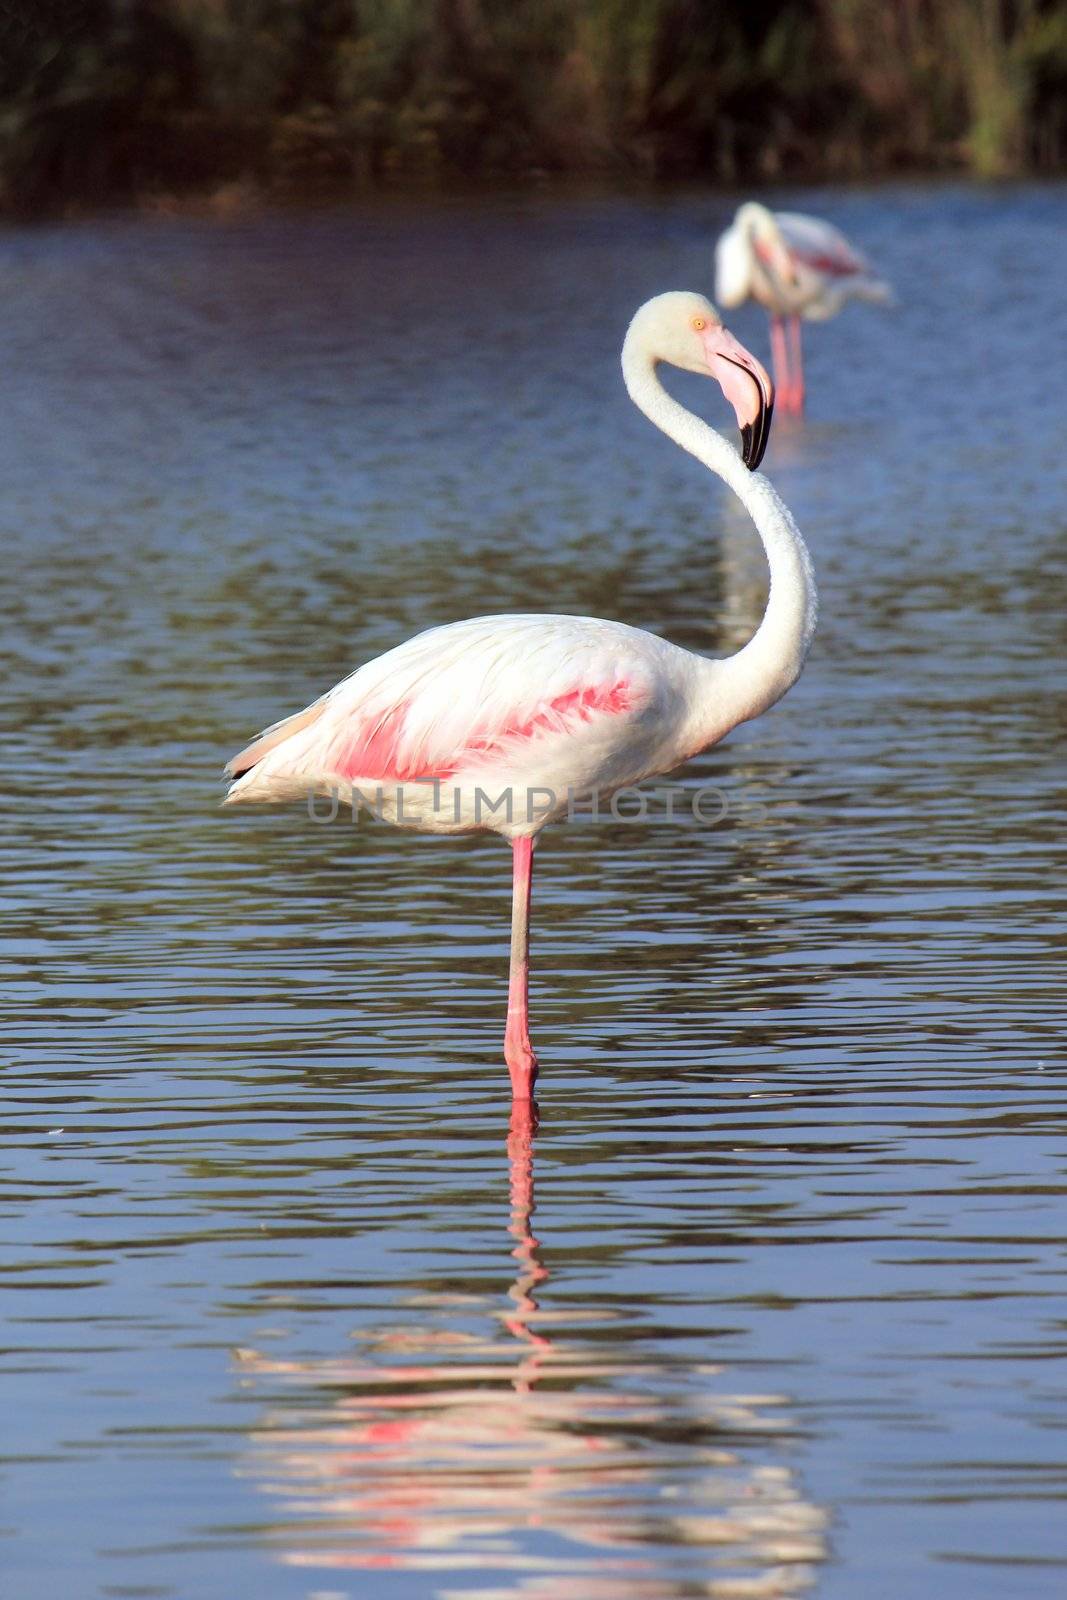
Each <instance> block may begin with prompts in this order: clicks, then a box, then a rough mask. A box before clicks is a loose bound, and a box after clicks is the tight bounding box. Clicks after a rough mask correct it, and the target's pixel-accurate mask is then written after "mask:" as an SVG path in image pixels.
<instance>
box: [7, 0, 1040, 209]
mask: <svg viewBox="0 0 1067 1600" xmlns="http://www.w3.org/2000/svg"><path fill="white" fill-rule="evenodd" d="M1065 163H1067V3H1065V0H781V3H777V4H776V3H772V0H0V205H3V206H4V207H5V208H7V209H8V210H21V211H35V210H46V209H52V208H57V207H59V208H63V207H70V206H76V205H93V204H99V203H103V202H111V201H116V200H129V199H138V200H152V199H155V200H157V201H160V202H166V201H167V200H168V199H174V198H177V197H179V196H182V195H188V194H197V195H206V196H211V197H213V198H214V199H215V200H217V201H218V202H219V203H220V204H221V203H226V201H227V199H229V200H230V201H232V202H233V203H239V202H240V201H241V199H242V198H244V197H251V196H255V195H256V194H259V193H267V194H271V195H277V196H285V195H293V196H303V195H308V194H334V193H344V192H346V191H348V190H351V189H354V188H357V187H361V186H368V185H374V184H388V183H398V182H426V181H441V182H445V181H454V180H457V179H462V180H472V179H482V178H493V177H502V176H505V177H512V178H515V177H522V178H528V177H532V176H537V175H552V174H596V175H598V176H605V175H617V176H621V177H625V176H627V175H629V176H632V177H642V178H651V179H670V178H686V177H700V178H703V179H706V180H711V181H720V182H723V183H735V182H742V181H743V182H746V183H750V182H757V181H759V180H761V179H762V180H768V181H770V180H777V179H786V178H800V177H804V178H810V177H832V176H841V177H856V176H860V175H872V174H876V173H890V172H900V171H909V170H910V171H915V170H923V171H930V170H936V169H946V168H951V169H965V170H970V171H973V172H975V173H977V174H980V175H983V176H989V177H995V176H1004V175H1010V174H1013V173H1020V172H1034V171H1053V170H1057V169H1061V168H1062V167H1063V166H1064V165H1065Z"/></svg>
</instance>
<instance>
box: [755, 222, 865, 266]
mask: <svg viewBox="0 0 1067 1600" xmlns="http://www.w3.org/2000/svg"><path fill="white" fill-rule="evenodd" d="M774 220H775V221H776V222H777V224H778V229H779V232H780V233H781V235H782V239H783V240H784V242H785V245H786V248H787V249H788V251H789V254H790V255H791V256H792V257H793V259H794V261H796V263H797V264H798V266H802V267H808V268H810V269H811V271H813V272H818V273H820V274H822V275H823V276H825V277H831V278H847V277H850V276H852V275H854V274H862V275H864V276H866V275H869V274H870V272H871V264H870V262H869V261H868V260H867V258H866V256H864V255H862V254H861V253H860V251H859V250H857V249H856V248H855V246H854V245H851V244H850V243H849V241H848V240H847V239H846V238H845V236H844V234H843V233H842V232H841V231H840V229H838V228H835V227H833V226H832V224H831V223H829V222H824V221H823V220H822V218H821V217H809V216H806V215H805V214H804V213H803V212H800V211H777V212H775V218H774Z"/></svg>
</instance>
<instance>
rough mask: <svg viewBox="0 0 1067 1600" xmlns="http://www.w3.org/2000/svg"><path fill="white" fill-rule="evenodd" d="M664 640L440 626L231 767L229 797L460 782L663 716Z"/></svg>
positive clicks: (562, 621)
mask: <svg viewBox="0 0 1067 1600" xmlns="http://www.w3.org/2000/svg"><path fill="white" fill-rule="evenodd" d="M671 649H672V647H671V646H669V645H667V644H666V643H665V641H662V640H659V639H656V638H655V637H654V636H653V635H650V634H645V633H642V632H641V631H640V630H639V629H635V628H628V627H626V626H625V625H623V624H621V623H610V622H602V621H598V620H595V619H592V618H581V617H545V616H530V617H523V616H504V617H480V618H475V619H473V620H472V621H469V622H461V623H452V624H449V625H447V626H445V627H440V628H432V629H430V630H429V631H428V632H426V633H422V634H419V635H417V636H416V637H415V638H414V639H409V640H408V641H407V642H406V643H405V644H402V645H399V646H398V647H397V648H396V649H395V650H390V651H388V652H387V653H386V654H385V655H383V656H379V657H377V658H376V659H375V660H374V661H370V662H368V663H367V664H366V665H365V666H362V667H360V668H359V669H358V670H357V671H356V672H354V673H352V674H351V676H350V677H348V678H345V679H344V680H343V681H342V682H341V683H339V684H338V685H337V686H336V687H335V688H333V689H331V690H330V691H329V693H328V694H326V695H324V696H322V698H321V699H319V700H316V701H315V702H314V703H313V704H312V705H311V706H309V707H308V708H307V709H306V710H305V711H301V712H298V713H297V714H296V715H295V716H292V717H289V718H287V719H285V720H284V721H282V722H279V723H276V724H275V725H274V726H273V727H272V728H269V729H268V730H267V731H266V732H265V733H264V734H262V735H261V736H260V737H259V738H258V739H257V740H256V741H255V742H254V743H253V744H251V745H249V746H248V748H247V749H246V750H244V751H242V752H241V754H240V755H239V756H236V757H235V758H234V759H233V760H232V761H231V762H230V763H229V766H228V767H227V769H226V770H227V772H228V773H229V774H230V776H231V777H233V778H234V780H235V782H234V784H233V786H232V788H231V790H230V792H229V795H228V796H227V798H228V799H231V800H238V799H244V798H248V799H254V798H256V797H257V796H256V794H255V792H254V790H255V789H256V787H258V786H259V785H260V784H261V783H262V782H266V783H268V784H269V787H270V788H271V789H272V791H274V792H275V793H276V792H277V790H278V786H279V780H282V779H284V778H285V777H290V778H294V779H298V780H306V779H307V778H308V777H311V776H314V777H317V778H321V777H323V776H326V775H330V776H335V777H338V778H341V779H344V780H347V781H349V782H357V781H359V780H389V781H405V780H410V779H415V778H430V777H450V776H452V775H454V774H455V773H457V772H459V771H461V770H462V771H467V770H470V769H472V768H473V769H477V768H478V767H480V766H485V765H498V764H507V763H508V762H509V761H510V760H512V759H514V758H516V757H517V756H521V754H522V753H524V752H526V751H528V750H529V748H530V747H531V746H532V745H533V744H535V743H537V742H539V741H543V740H547V739H550V738H552V737H553V736H572V735H573V734H575V733H576V732H578V731H579V730H584V731H586V732H589V733H590V734H592V733H593V732H594V730H596V731H597V732H601V731H602V730H604V729H605V727H607V726H610V727H611V729H612V737H611V738H610V740H609V742H610V743H612V744H614V743H616V742H617V740H618V737H619V734H620V733H621V732H622V729H623V728H624V727H626V726H630V727H632V725H633V724H634V722H635V721H640V720H642V717H643V715H644V714H652V712H653V710H654V702H655V701H656V699H657V694H656V690H657V673H656V665H657V661H656V658H657V655H658V654H660V653H663V652H669V651H670V650H671Z"/></svg>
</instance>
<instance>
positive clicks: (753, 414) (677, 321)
mask: <svg viewBox="0 0 1067 1600" xmlns="http://www.w3.org/2000/svg"><path fill="white" fill-rule="evenodd" d="M626 342H627V344H628V345H629V344H631V342H632V343H634V344H636V345H637V346H638V347H639V348H640V349H641V351H642V353H643V354H644V355H646V356H647V357H648V358H649V359H650V360H651V361H652V363H653V364H654V363H655V362H657V361H667V362H669V363H670V365H671V366H672V367H681V368H682V370H683V371H685V372H698V373H699V374H700V375H701V376H702V377H705V378H709V377H710V378H714V379H715V381H716V382H717V383H718V385H719V387H720V388H721V390H722V392H723V394H724V395H725V396H726V398H727V400H729V402H730V404H731V405H732V406H733V408H734V413H735V415H736V417H737V425H738V427H739V428H740V429H741V459H742V461H743V462H744V463H745V466H746V467H748V469H749V471H750V472H755V470H756V468H757V467H758V466H759V464H760V462H761V461H762V460H763V452H764V451H765V450H766V448H767V440H768V438H769V437H770V431H771V416H772V413H773V411H774V384H773V383H772V382H771V380H770V376H769V374H768V372H767V370H766V368H765V367H764V366H763V365H762V363H761V362H759V361H757V360H756V358H755V356H753V355H750V354H749V352H748V351H747V350H746V349H745V347H744V345H742V344H739V343H738V341H737V340H736V339H735V338H734V336H733V334H732V333H728V332H727V330H726V329H725V328H724V327H723V325H722V318H721V317H720V316H719V313H718V312H717V311H716V309H715V307H714V306H713V305H712V304H711V301H710V300H705V298H704V296H703V295H702V294H689V293H686V292H683V291H675V292H674V293H672V294H660V295H657V296H656V298H655V299H654V300H649V301H647V302H646V304H645V305H643V306H642V307H641V309H640V311H638V313H637V315H636V316H635V317H634V319H633V322H632V323H631V324H630V331H629V333H628V334H627V336H626Z"/></svg>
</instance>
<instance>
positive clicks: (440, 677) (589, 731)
mask: <svg viewBox="0 0 1067 1600" xmlns="http://www.w3.org/2000/svg"><path fill="white" fill-rule="evenodd" d="M659 362H668V363H670V364H671V365H673V366H676V367H680V368H682V369H684V370H686V371H689V372H696V373H700V374H703V375H704V376H711V377H714V378H715V379H716V380H717V381H718V383H719V385H720V386H721V388H722V390H723V393H724V395H725V397H726V398H727V400H728V401H729V402H730V403H731V405H732V406H733V408H734V411H735V413H736V416H737V421H738V424H739V426H740V429H741V440H742V451H741V454H740V455H738V454H737V452H736V451H734V450H733V449H732V447H731V446H730V445H729V444H728V443H727V441H726V440H725V439H724V438H722V437H721V436H720V435H719V434H718V433H716V432H714V431H713V429H711V428H710V427H709V426H708V425H707V424H706V423H705V422H703V421H701V420H700V419H699V418H698V417H696V416H694V415H693V413H692V412H690V411H687V410H686V409H685V407H684V406H682V405H680V404H679V402H678V401H677V400H675V399H674V398H673V397H672V396H670V395H669V394H668V393H667V391H666V390H665V389H664V388H663V386H662V384H661V383H660V381H659V378H658V377H657V374H656V366H657V363H659ZM622 370H623V378H624V381H625V384H626V387H627V390H628V391H629V394H630V398H631V399H632V400H633V401H634V403H635V404H636V405H637V406H638V407H639V409H640V410H641V411H643V412H644V413H645V415H646V416H647V417H648V418H649V419H650V420H651V421H652V422H654V423H655V424H656V425H657V426H658V427H659V428H661V429H662V430H663V432H664V433H666V434H667V435H668V437H669V438H671V439H673V440H674V441H675V443H676V444H678V445H680V446H681V447H682V449H683V450H687V451H688V452H689V453H690V454H691V455H694V456H695V457H696V458H697V460H698V461H701V462H703V463H704V465H705V466H707V467H708V468H709V469H710V470H711V471H712V472H715V473H717V474H718V475H719V476H720V477H721V478H723V479H724V480H725V482H726V483H727V484H729V485H730V487H731V488H732V489H733V490H734V492H735V493H736V494H737V495H738V497H739V498H740V500H741V501H742V502H743V504H744V505H745V506H746V508H747V509H748V511H749V513H750V514H751V516H752V519H753V521H754V522H755V524H756V529H757V532H758V533H759V535H760V538H761V539H762V541H763V545H764V549H765V551H766V554H767V558H768V563H769V567H770V579H771V584H770V594H769V596H768V600H767V606H766V610H765V613H764V616H763V619H762V622H761V623H760V626H759V628H758V630H757V632H756V633H755V635H754V636H753V638H752V639H751V640H750V641H749V643H748V644H747V645H745V647H744V649H742V650H741V651H739V652H738V653H737V654H736V655H734V656H731V657H729V658H728V659H726V660H721V661H716V660H709V659H708V658H706V657H705V656H702V655H697V654H695V653H693V652H690V651H688V650H682V649H679V648H678V647H677V646H676V645H673V644H670V643H668V641H667V640H665V639H662V638H659V637H657V636H656V635H655V634H651V633H646V632H644V631H642V630H641V629H639V628H632V627H628V626H627V625H626V624H625V623H622V622H608V621H603V620H600V619H598V618H593V617H572V616H527V615H514V616H512V615H507V616H492V617H475V618H473V619H470V620H468V621H465V622H453V623H449V624H447V625H445V626H442V627H436V628H431V629H429V630H428V631H427V632H425V633H420V634H418V635H416V637H415V638H413V639H409V640H408V641H407V642H406V643H405V644H401V645H398V646H397V648H396V649H394V650H389V651H387V652H386V654H385V655H382V656H379V657H377V659H376V660H373V661H369V662H367V663H366V665H364V666H362V667H360V668H359V669H358V670H357V671H356V672H354V673H352V675H351V676H350V677H347V678H345V679H344V680H343V681H342V682H341V683H339V684H337V685H336V686H335V687H334V688H333V689H330V690H329V691H328V692H327V693H326V694H324V695H322V696H321V698H320V699H318V700H316V701H315V702H314V703H313V704H312V705H310V706H308V707H307V708H306V710H304V711H299V712H297V713H296V714H295V715H293V716H290V717H286V718H285V719H284V720H283V721H281V722H277V723H275V724H274V725H273V727H270V728H268V729H267V730H266V732H264V733H262V734H260V736H259V737H258V738H257V739H256V740H254V741H253V743H252V744H250V745H249V746H248V747H247V749H245V750H242V751H241V752H240V754H239V755H237V756H235V757H234V758H233V760H232V761H230V762H229V764H228V766H227V768H226V771H227V773H228V775H229V776H230V778H231V779H232V780H233V781H232V783H231V786H230V788H229V790H228V792H227V795H226V799H225V803H226V804H229V805H234V804H238V803H241V804H243V803H245V802H252V801H286V800H293V799H301V798H302V799H305V800H308V799H309V797H310V796H312V795H320V796H321V795H332V796H333V797H334V802H335V804H336V803H337V799H338V796H343V797H344V799H345V801H346V802H351V803H352V804H354V805H361V804H368V803H369V804H370V805H371V808H372V809H373V810H374V811H375V812H376V814H377V815H378V816H380V817H381V818H383V819H384V820H386V821H388V822H391V823H394V824H396V825H398V826H402V827H414V828H418V829H421V830H423V831H426V832H434V833H440V832H471V831H476V830H481V831H493V832H496V833H499V834H501V835H502V836H503V837H505V838H507V839H509V840H510V842H511V846H512V891H513V893H512V920H511V961H510V971H509V985H508V1010H507V1023H506V1027H505V1033H504V1057H505V1061H506V1062H507V1066H508V1071H509V1074H510V1078H511V1088H512V1095H513V1098H514V1099H515V1100H529V1099H531V1098H532V1095H533V1086H534V1082H535V1080H536V1076H537V1057H536V1055H535V1053H534V1049H533V1045H532V1043H531V1041H530V1028H529V1007H528V989H529V920H530V887H531V878H532V867H533V847H534V841H535V839H536V837H537V835H538V834H539V832H540V830H541V829H542V828H543V827H544V826H545V824H546V823H547V822H548V821H550V820H551V819H552V818H553V817H555V816H559V815H561V814H563V812H564V811H565V810H566V808H567V805H568V801H569V799H570V797H571V796H573V795H574V794H575V793H582V794H587V793H590V792H592V793H595V794H598V795H608V794H612V793H615V792H617V791H618V790H620V789H622V788H624V787H626V786H628V785H631V784H635V783H637V782H639V781H640V780H641V779H643V778H647V777H650V776H652V775H653V774H656V773H662V772H667V771H670V770H671V769H673V768H675V767H677V766H679V765H680V764H681V763H682V762H684V761H687V760H688V759H689V758H690V757H691V756H694V755H696V754H697V753H698V752H699V751H701V750H706V749H707V748H708V747H709V746H710V745H713V744H716V743H717V742H718V741H719V740H720V739H722V738H723V737H724V735H725V734H727V733H728V732H729V731H730V729H732V728H734V727H736V726H737V725H738V723H741V722H744V721H746V720H747V719H749V718H751V717H755V716H758V715H759V714H760V712H762V711H765V710H766V709H767V708H768V707H769V706H772V705H773V704H774V703H775V701H776V700H778V699H780V697H781V696H782V695H783V694H785V692H786V690H787V689H788V688H789V687H790V686H791V685H792V684H793V683H794V682H795V680H796V678H797V677H798V675H799V673H800V670H801V667H802V665H803V662H804V658H805V656H806V654H807V651H808V646H809V644H810V641H811V636H812V632H813V630H814V626H815V585H814V579H813V575H812V569H811V562H810V560H809V557H808V553H807V549H806V547H805V545H804V541H803V539H802V538H801V536H800V533H799V532H798V530H797V527H796V525H795V523H794V522H793V519H792V517H791V516H790V514H789V512H788V510H787V509H786V507H785V506H784V505H783V503H782V501H781V500H780V499H779V497H778V495H777V494H776V492H775V491H774V489H773V488H772V487H771V485H770V483H769V482H768V481H767V480H766V479H765V478H764V477H762V476H761V475H758V474H756V472H755V469H756V468H757V467H758V465H759V463H760V460H761V458H762V456H763V452H764V449H765V448H766V443H767V435H768V430H769V426H770V421H771V412H772V408H773V402H774V389H773V385H772V384H771V380H770V378H769V377H768V375H767V373H766V371H765V370H764V368H763V367H762V366H761V365H760V363H759V362H758V361H757V360H756V359H755V358H754V357H753V356H752V355H750V354H749V353H748V351H747V350H745V349H744V348H743V347H742V346H741V345H740V344H739V343H738V342H737V340H736V339H734V338H733V336H732V335H731V334H730V333H728V332H727V330H726V329H725V328H724V327H723V325H722V321H721V319H720V317H719V314H718V312H717V311H716V310H715V308H714V307H713V306H712V305H711V304H710V303H709V302H708V301H707V300H706V299H705V298H704V297H703V296H702V295H699V294H691V293H682V292H675V293H670V294H662V295H658V296H656V298H655V299H653V300H650V301H648V302H647V304H645V305H643V306H642V307H641V308H640V310H639V311H638V312H637V313H636V315H635V316H634V318H633V320H632V322H631V323H630V326H629V329H628V331H627V334H626V340H625V343H624V345H623V351H622ZM746 469H747V470H746Z"/></svg>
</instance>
